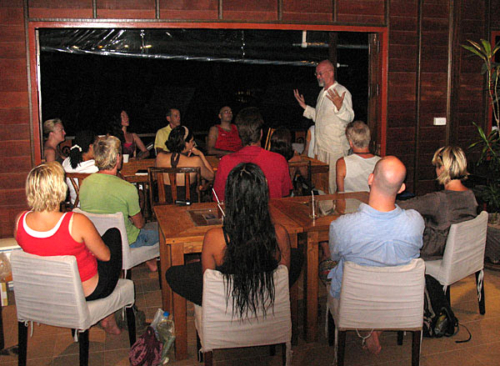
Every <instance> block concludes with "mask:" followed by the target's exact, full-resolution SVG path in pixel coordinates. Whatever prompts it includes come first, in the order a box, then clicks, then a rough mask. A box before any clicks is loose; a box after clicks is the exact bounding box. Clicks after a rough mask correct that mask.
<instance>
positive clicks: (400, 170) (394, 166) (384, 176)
mask: <svg viewBox="0 0 500 366" xmlns="http://www.w3.org/2000/svg"><path fill="white" fill-rule="evenodd" d="M405 177H406V167H405V165H404V164H403V163H402V162H401V160H399V159H398V158H396V157H395V156H386V157H384V158H382V159H380V160H379V161H378V162H377V164H376V165H375V169H374V170H373V174H372V175H371V176H370V178H369V180H371V181H369V183H370V185H371V186H372V189H376V190H377V191H379V192H380V193H382V194H385V195H387V196H393V197H396V195H397V194H398V193H399V192H401V191H403V190H404V185H403V182H404V180H405Z"/></svg>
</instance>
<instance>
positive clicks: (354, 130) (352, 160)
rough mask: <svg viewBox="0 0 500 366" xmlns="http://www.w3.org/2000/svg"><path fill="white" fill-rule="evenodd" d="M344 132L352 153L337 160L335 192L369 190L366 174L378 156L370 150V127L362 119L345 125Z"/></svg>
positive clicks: (371, 170) (369, 171) (371, 168)
mask: <svg viewBox="0 0 500 366" xmlns="http://www.w3.org/2000/svg"><path fill="white" fill-rule="evenodd" d="M345 133H346V135H347V140H348V141H349V146H350V147H351V149H352V154H351V155H349V156H345V157H343V158H340V159H339V160H337V165H336V170H337V192H369V191H370V187H368V176H369V175H370V174H371V173H372V172H373V168H374V167H375V164H376V163H377V161H379V160H380V157H379V156H375V155H373V154H372V153H371V152H370V128H369V127H368V126H367V125H366V123H364V122H362V121H354V122H351V123H349V124H348V125H347V127H346V130H345Z"/></svg>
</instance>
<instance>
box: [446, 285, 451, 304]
mask: <svg viewBox="0 0 500 366" xmlns="http://www.w3.org/2000/svg"><path fill="white" fill-rule="evenodd" d="M445 291H446V293H445V295H446V300H448V304H450V307H451V287H450V286H447V287H446V289H445Z"/></svg>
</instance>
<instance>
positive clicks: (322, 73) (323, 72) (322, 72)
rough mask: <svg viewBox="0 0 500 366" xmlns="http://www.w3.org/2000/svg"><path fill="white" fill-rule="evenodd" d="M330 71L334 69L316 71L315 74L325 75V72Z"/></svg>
mask: <svg viewBox="0 0 500 366" xmlns="http://www.w3.org/2000/svg"><path fill="white" fill-rule="evenodd" d="M330 71H333V70H326V71H320V72H315V73H314V76H323V75H325V73H327V72H330Z"/></svg>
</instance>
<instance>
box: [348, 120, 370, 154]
mask: <svg viewBox="0 0 500 366" xmlns="http://www.w3.org/2000/svg"><path fill="white" fill-rule="evenodd" d="M345 134H346V135H347V138H348V139H349V141H351V142H352V144H353V145H354V146H355V147H357V148H358V149H362V148H365V147H368V146H369V145H370V139H371V135H370V127H368V125H367V124H366V123H364V122H363V121H354V122H351V123H349V124H348V125H347V127H346V129H345Z"/></svg>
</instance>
